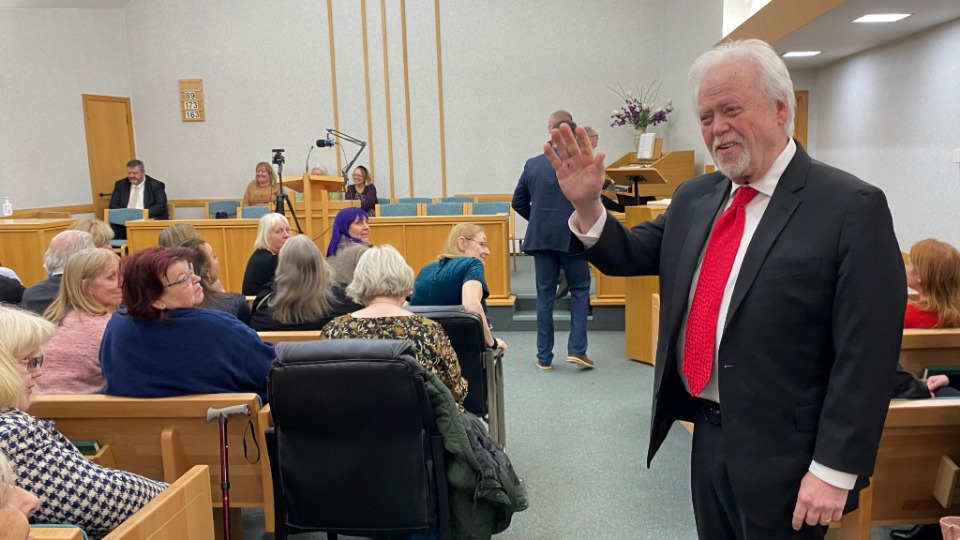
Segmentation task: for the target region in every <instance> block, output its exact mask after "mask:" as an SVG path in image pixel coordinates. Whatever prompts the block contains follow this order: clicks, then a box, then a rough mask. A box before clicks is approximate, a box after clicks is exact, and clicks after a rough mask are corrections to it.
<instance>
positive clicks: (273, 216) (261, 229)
mask: <svg viewBox="0 0 960 540" xmlns="http://www.w3.org/2000/svg"><path fill="white" fill-rule="evenodd" d="M277 225H284V226H287V227H289V226H290V222H289V221H287V218H286V217H284V215H283V214H278V213H276V212H272V213H270V214H266V215H264V216H263V217H262V218H260V223H259V224H258V225H257V239H256V241H254V243H253V249H265V250H267V251H270V243H269V242H268V241H267V239H268V238H269V236H270V231H271V230H272V229H273V228H274V227H276V226H277Z"/></svg>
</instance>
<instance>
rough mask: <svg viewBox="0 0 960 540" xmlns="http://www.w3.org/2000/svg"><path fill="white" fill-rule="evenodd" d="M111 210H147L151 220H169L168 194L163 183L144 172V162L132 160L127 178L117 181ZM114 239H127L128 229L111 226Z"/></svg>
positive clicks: (111, 201)
mask: <svg viewBox="0 0 960 540" xmlns="http://www.w3.org/2000/svg"><path fill="white" fill-rule="evenodd" d="M109 208H111V209H113V208H146V209H147V213H148V216H149V217H150V219H169V218H170V214H169V212H168V210H167V193H166V191H165V187H164V185H163V182H161V181H159V180H157V179H156V178H153V177H152V176H147V175H146V174H144V172H143V162H142V161H140V160H139V159H132V160H130V161H128V162H127V177H126V178H121V179H120V180H117V183H116V184H114V186H113V193H112V194H111V195H110V206H109ZM110 226H111V227H113V234H114V238H118V239H122V238H126V237H127V228H126V227H124V226H123V225H114V224H112V223H111V224H110Z"/></svg>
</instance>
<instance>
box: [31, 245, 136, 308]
mask: <svg viewBox="0 0 960 540" xmlns="http://www.w3.org/2000/svg"><path fill="white" fill-rule="evenodd" d="M111 262H112V263H116V264H117V276H118V278H117V279H119V274H120V265H119V262H120V259H119V258H118V257H117V254H116V253H114V252H112V251H107V250H105V249H85V250H83V251H81V252H80V253H76V254H74V255H73V256H72V257H70V259H68V260H67V265H66V266H65V267H64V268H63V278H62V279H61V281H60V292H59V293H57V297H56V298H54V299H53V302H52V303H51V304H50V306H48V307H47V309H46V311H44V312H43V318H45V319H47V320H48V321H50V322H52V323H53V324H55V325H57V326H60V323H62V322H63V319H64V317H66V316H67V314H68V313H70V311H71V310H76V311H79V312H81V313H89V314H90V315H105V314H107V313H111V312H113V311H115V310H116V307H114V306H105V305H103V304H101V303H100V302H98V301H97V299H96V298H94V297H93V296H91V295H90V285H91V284H92V283H93V280H95V279H97V277H98V276H99V275H100V274H101V273H102V272H103V271H104V269H105V268H106V267H107V265H108V264H110V263H111Z"/></svg>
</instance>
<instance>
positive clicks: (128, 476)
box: [0, 408, 167, 538]
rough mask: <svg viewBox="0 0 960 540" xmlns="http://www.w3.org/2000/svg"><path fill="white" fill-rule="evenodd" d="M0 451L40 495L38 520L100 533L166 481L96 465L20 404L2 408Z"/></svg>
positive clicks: (120, 520)
mask: <svg viewBox="0 0 960 540" xmlns="http://www.w3.org/2000/svg"><path fill="white" fill-rule="evenodd" d="M0 451H2V452H3V453H5V454H6V455H7V457H8V458H9V459H10V463H11V464H12V465H13V469H14V471H16V474H17V485H19V486H20V487H22V488H23V489H26V490H27V491H31V492H33V494H34V495H36V496H37V497H38V498H39V499H40V508H39V509H38V510H37V513H36V514H34V515H33V518H32V522H33V523H69V524H71V525H76V526H78V527H80V528H81V529H84V530H85V531H86V532H87V534H89V535H90V536H91V537H92V538H99V537H100V536H103V535H105V534H106V533H108V532H110V531H112V530H113V529H115V528H116V527H117V525H120V524H121V523H123V521H124V520H126V519H127V518H128V517H130V516H131V515H132V514H133V513H134V512H136V511H137V510H139V509H140V508H141V507H142V506H143V505H145V504H147V503H148V502H150V500H151V499H153V498H154V497H156V496H157V495H159V494H160V492H161V491H163V490H164V488H166V487H167V484H164V483H163V482H154V481H153V480H149V479H147V478H144V477H142V476H139V475H136V474H133V473H130V472H126V471H118V470H114V469H108V468H106V467H101V466H100V465H96V464H94V463H93V462H92V461H90V460H88V459H87V458H85V457H83V455H82V454H80V452H79V451H78V450H77V449H76V448H74V446H73V445H72V444H71V443H70V441H68V440H67V438H66V437H64V436H63V435H62V434H61V433H60V432H59V431H57V429H56V428H55V427H54V426H53V423H52V422H47V421H46V420H41V419H39V418H36V417H34V416H31V415H29V414H27V413H25V412H23V411H20V410H18V409H15V408H9V409H0Z"/></svg>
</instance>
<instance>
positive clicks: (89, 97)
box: [80, 94, 137, 219]
mask: <svg viewBox="0 0 960 540" xmlns="http://www.w3.org/2000/svg"><path fill="white" fill-rule="evenodd" d="M80 96H81V99H82V101H83V131H84V136H85V137H86V139H87V141H86V142H87V167H88V168H89V171H90V196H91V199H92V200H91V203H92V204H93V209H94V214H95V215H94V217H95V218H98V219H99V216H97V215H96V213H97V211H98V210H99V209H100V202H99V201H100V193H99V191H98V190H97V189H96V187H95V186H94V185H93V175H94V170H93V159H91V155H90V136H91V133H90V129H91V126H90V115H89V114H87V112H88V110H87V105H88V104H89V103H90V102H91V101H108V102H113V103H123V104H125V105H126V106H127V137H129V140H130V150H131V152H132V156H131V159H136V156H137V147H136V145H135V144H134V139H133V112H132V111H131V109H130V98H128V97H119V96H101V95H97V94H81V95H80Z"/></svg>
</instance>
